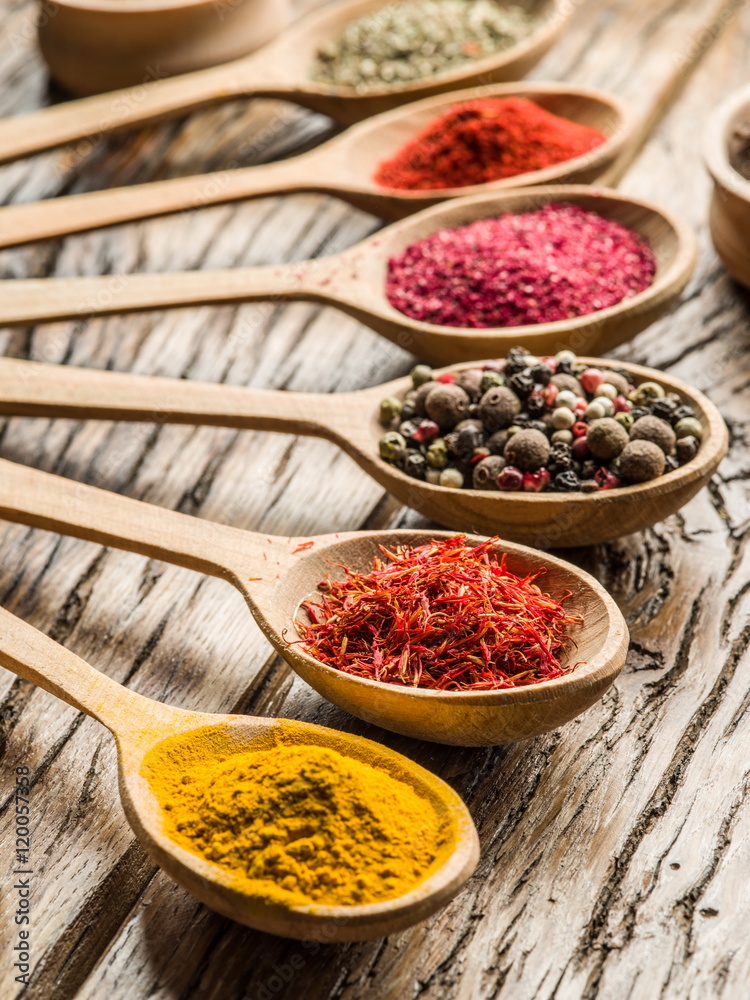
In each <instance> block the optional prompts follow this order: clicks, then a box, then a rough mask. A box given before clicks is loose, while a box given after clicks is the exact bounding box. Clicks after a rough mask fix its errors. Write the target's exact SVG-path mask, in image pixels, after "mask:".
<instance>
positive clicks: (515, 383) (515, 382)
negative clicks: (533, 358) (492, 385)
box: [507, 368, 534, 399]
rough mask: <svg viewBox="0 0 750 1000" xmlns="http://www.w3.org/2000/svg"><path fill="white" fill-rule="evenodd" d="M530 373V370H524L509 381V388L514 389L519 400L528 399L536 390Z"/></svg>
mask: <svg viewBox="0 0 750 1000" xmlns="http://www.w3.org/2000/svg"><path fill="white" fill-rule="evenodd" d="M529 372H530V369H529V368H524V370H523V371H520V372H516V374H515V375H511V376H510V378H509V379H508V380H507V385H508V388H510V389H512V390H513V392H515V394H516V395H517V396H518V398H519V399H526V398H527V397H528V396H530V395H531V393H532V392H533V390H534V379H533V378H532V377H531V375H530V374H529Z"/></svg>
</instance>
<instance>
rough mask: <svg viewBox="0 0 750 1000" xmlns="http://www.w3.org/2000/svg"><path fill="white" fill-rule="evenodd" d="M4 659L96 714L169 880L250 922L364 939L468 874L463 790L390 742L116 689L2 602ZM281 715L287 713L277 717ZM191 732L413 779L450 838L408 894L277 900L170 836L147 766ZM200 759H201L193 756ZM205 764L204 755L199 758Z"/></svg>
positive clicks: (127, 798)
mask: <svg viewBox="0 0 750 1000" xmlns="http://www.w3.org/2000/svg"><path fill="white" fill-rule="evenodd" d="M0 665H2V666H4V667H6V668H7V669H9V670H12V671H13V672H14V673H17V674H18V675H19V676H21V677H24V678H25V679H27V680H30V681H33V682H34V683H36V684H38V685H39V686H40V687H42V688H44V689H45V690H47V691H49V692H50V693H52V694H54V695H56V696H57V697H59V698H62V699H63V700H64V701H66V702H67V703H68V704H71V705H73V706H74V707H75V708H78V709H80V710H81V711H83V712H85V713H86V714H87V715H90V716H92V717H93V718H95V719H97V720H98V721H100V722H102V723H103V724H104V725H105V726H106V727H107V728H108V729H109V730H110V731H111V732H112V734H113V735H114V737H115V740H116V742H117V749H118V764H119V784H120V795H121V798H122V803H123V807H124V810H125V815H126V817H127V819H128V822H129V824H130V826H131V827H132V828H133V831H134V832H135V834H136V836H137V838H138V840H139V841H140V843H141V844H142V845H143V847H144V848H145V849H146V850H147V851H148V853H149V854H150V855H151V857H152V858H153V859H154V860H155V861H156V862H157V864H159V865H160V866H161V867H162V868H163V869H164V871H165V872H166V873H167V874H168V875H169V876H170V877H171V878H172V879H174V881H175V882H177V883H178V884H179V885H181V886H182V887H183V888H184V889H186V890H187V891H188V892H190V893H191V894H192V895H193V896H195V897H196V898H197V899H199V900H200V901H201V902H202V903H205V904H206V906H209V907H210V908H211V909H213V910H216V911H217V912H219V913H221V914H223V915H224V916H226V917H229V918H230V919H232V920H236V921H238V922H239V923H243V924H247V925H248V926H250V927H254V928H256V929H257V930H262V931H266V932H268V933H271V934H279V935H282V936H284V937H291V938H299V939H303V940H320V941H325V942H334V941H361V940H367V939H369V938H376V937H384V936H386V935H388V934H391V933H393V932H394V931H397V930H401V929H403V928H404V927H409V926H411V925H412V924H414V923H417V922H418V921H420V920H424V919H425V918H426V917H428V916H430V915H431V914H432V913H434V912H435V911H436V910H438V909H439V908H440V907H441V906H444V905H445V904H446V903H447V902H448V901H449V900H450V899H452V897H453V896H454V895H455V894H456V893H457V892H458V890H459V889H460V888H461V886H462V885H463V884H464V883H465V882H466V880H467V879H468V878H469V877H470V876H471V874H472V872H473V871H474V868H475V867H476V863H477V860H478V857H479V843H478V838H477V834H476V829H475V827H474V824H473V822H472V819H471V816H470V815H469V812H468V810H467V808H466V806H465V805H464V803H463V802H462V800H461V799H460V797H459V796H458V795H457V794H456V793H455V792H454V791H453V789H451V788H450V786H448V785H447V784H445V782H443V781H441V780H440V779H439V778H437V777H436V776H435V775H434V774H431V773H430V772H429V771H427V770H425V768H423V767H420V766H419V765H418V764H415V763H414V762H413V761H411V760H409V759H408V758H406V757H404V756H402V755H401V754H398V753H395V752H394V751H393V750H390V749H388V748H387V747H385V746H382V745H381V744H379V743H373V742H372V741H370V740H365V739H362V738H361V737H358V736H351V735H348V734H344V733H341V732H337V731H336V730H333V729H327V728H324V727H322V726H314V725H310V724H309V723H303V722H293V723H289V722H286V723H284V726H283V727H282V725H280V720H276V719H261V718H253V717H250V716H233V715H213V714H209V713H204V712H188V711H185V710H184V709H179V708H172V707H170V706H167V705H161V704H159V703H158V702H155V701H152V700H151V699H150V698H144V697H143V696H142V695H139V694H135V693H134V692H132V691H129V690H127V689H126V688H123V687H122V686H121V685H119V684H117V683H116V682H115V681H113V680H111V679H110V678H108V677H106V676H105V675H104V674H101V673H100V672H99V671H98V670H95V669H94V668H93V667H91V666H90V665H89V664H87V663H85V662H84V661H83V660H81V659H79V658H78V657H77V656H75V655H74V654H73V653H71V652H70V651H69V650H67V649H64V648H63V647H62V646H59V645H58V644H57V643H55V642H53V641H52V639H49V638H48V637H47V636H45V635H43V634H42V633H40V632H38V631H37V630H36V629H34V628H32V627H31V626H30V625H27V624H26V623H25V622H21V621H20V620H19V619H17V618H15V617H14V616H13V615H12V614H10V613H9V612H8V611H5V610H4V609H0ZM281 721H283V720H281ZM199 733H204V734H205V735H206V736H207V737H209V738H208V739H206V740H205V742H203V747H205V745H206V744H208V743H210V746H211V751H212V752H213V753H214V754H215V756H216V757H221V758H224V759H226V758H227V757H230V756H232V755H234V754H238V753H246V752H248V751H252V750H253V749H258V750H269V749H272V748H273V747H274V746H278V745H280V744H281V743H282V742H288V741H289V737H290V734H291V737H292V739H293V741H294V745H295V746H299V745H303V746H304V745H312V746H324V747H328V748H330V749H333V750H336V751H337V752H338V753H340V754H342V755H344V756H345V757H351V758H353V759H355V760H358V761H361V762H363V763H365V764H368V765H369V766H371V767H375V768H378V769H379V770H382V771H385V772H386V773H387V774H390V775H391V776H392V777H393V778H395V779H397V780H399V781H402V782H405V783H407V784H408V785H410V786H411V787H412V788H413V789H414V791H415V792H416V794H417V795H419V796H420V797H421V798H423V799H426V800H427V801H428V802H429V803H430V804H431V805H432V806H433V807H434V809H435V810H436V812H437V813H438V815H439V817H440V819H441V821H442V826H443V829H444V830H445V831H446V834H447V836H446V846H445V848H444V849H443V851H442V852H441V854H440V855H439V857H438V858H437V859H436V861H435V863H434V864H433V867H432V869H431V870H429V871H428V874H427V877H426V879H425V880H424V881H423V882H420V883H419V884H418V885H417V886H416V887H415V888H414V889H412V890H411V891H410V892H408V893H405V894H403V895H401V896H398V897H395V898H393V899H388V900H384V901H381V902H377V903H371V904H367V905H360V906H331V905H317V904H315V905H313V904H310V905H305V906H294V907H291V908H289V907H285V906H282V905H279V904H271V903H269V902H268V901H266V900H264V899H263V898H261V897H257V896H254V895H251V894H249V893H248V892H247V891H246V890H245V889H243V887H242V885H241V883H238V880H237V879H236V877H235V876H234V875H233V874H232V873H231V872H230V871H228V870H226V869H224V868H222V867H220V866H219V865H216V864H213V863H211V862H210V861H207V860H205V859H204V858H203V857H201V856H199V855H197V854H193V853H192V852H191V851H188V850H187V849H185V848H184V847H182V846H181V845H180V844H178V843H176V842H175V841H174V840H173V839H172V837H171V836H170V834H169V832H168V830H167V828H166V824H165V814H164V810H163V808H162V806H161V804H160V803H159V801H158V799H157V796H156V795H155V793H154V791H153V789H152V787H151V784H150V782H149V771H150V770H151V769H152V768H153V767H154V766H158V764H159V763H160V761H163V760H164V759H165V758H166V756H167V755H168V754H170V753H174V752H175V751H178V752H179V751H180V750H181V751H182V753H181V756H182V758H183V760H184V761H185V763H186V764H188V766H189V764H190V761H187V760H186V756H185V755H186V741H187V738H188V737H189V736H190V737H193V738H195V737H196V735H198V734H199ZM196 762H197V761H196ZM201 762H203V763H207V762H208V760H207V758H206V756H202V757H201Z"/></svg>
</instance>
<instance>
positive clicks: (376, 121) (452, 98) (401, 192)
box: [134, 0, 636, 201]
mask: <svg viewBox="0 0 750 1000" xmlns="http://www.w3.org/2000/svg"><path fill="white" fill-rule="evenodd" d="M134 2H140V0H134ZM547 95H549V96H559V97H566V96H570V97H576V98H581V99H582V100H585V101H588V102H589V103H590V105H594V106H596V105H598V106H600V107H601V108H602V110H606V111H611V112H612V115H613V119H614V120H613V124H612V127H611V130H610V131H609V133H605V135H606V136H607V137H606V139H605V141H604V142H603V143H601V144H600V145H598V146H596V147H595V148H594V149H591V150H589V151H588V152H587V153H582V154H580V155H579V156H575V157H572V158H571V159H568V160H562V161H561V162H560V163H555V164H553V165H552V166H549V167H544V168H543V169H541V170H528V171H525V172H524V173H522V174H514V175H513V176H512V177H504V178H501V179H499V180H496V181H488V182H486V183H484V184H469V185H466V186H464V187H453V188H431V189H428V190H424V191H423V190H412V189H407V188H391V187H387V186H385V185H382V184H377V183H376V182H375V181H373V180H372V177H370V178H368V181H369V183H368V190H369V189H372V191H373V192H377V193H378V194H380V195H382V196H384V197H389V198H394V199H397V200H407V201H421V200H424V201H434V199H435V198H436V197H440V198H462V197H470V196H471V195H474V194H483V193H485V192H488V191H504V190H508V189H511V188H518V187H531V186H532V185H534V186H535V185H542V184H552V183H554V182H555V181H562V180H563V179H564V178H565V177H566V176H567V175H569V174H574V173H579V172H580V171H582V170H586V169H591V168H594V167H596V166H598V165H599V164H600V163H605V162H607V161H612V160H614V159H616V157H617V156H618V155H619V154H620V153H621V152H622V150H623V149H624V148H625V146H627V144H628V143H629V142H630V141H631V139H632V137H633V134H634V132H635V127H636V118H635V115H634V114H633V112H632V111H631V110H630V108H629V107H628V106H627V105H626V104H625V103H624V102H623V101H621V100H620V99H619V98H618V97H615V96H614V95H611V94H608V93H606V92H605V91H603V90H599V89H597V88H595V87H576V86H573V85H569V84H564V83H534V82H533V81H532V82H529V83H523V82H520V83H498V84H492V85H490V86H481V87H469V88H467V89H466V90H458V91H450V92H448V93H445V94H438V95H436V96H434V97H425V98H423V99H422V100H420V101H413V102H411V103H409V104H404V105H402V106H400V107H398V108H395V109H394V110H392V111H386V112H383V113H382V114H379V115H375V116H374V117H373V118H369V119H365V121H364V122H361V123H360V124H358V125H356V126H354V127H353V128H352V129H351V130H350V131H348V132H344V133H343V135H342V136H341V138H340V140H337V141H338V142H340V148H341V150H342V152H346V151H347V149H346V147H347V146H352V145H355V144H358V143H360V142H361V141H362V140H363V139H365V140H366V139H368V138H371V137H373V136H377V134H378V133H379V132H381V131H383V132H385V131H386V130H387V129H388V128H389V127H390V126H391V125H392V124H394V123H395V122H406V121H408V119H409V118H410V117H412V116H417V115H419V113H420V112H422V111H424V110H430V109H434V111H435V115H436V116H437V115H439V114H441V113H442V112H444V111H448V110H449V109H450V108H452V107H455V106H456V105H457V104H462V103H464V102H466V101H472V100H478V99H480V98H481V99H487V98H493V97H525V98H528V100H531V101H533V100H534V99H535V97H539V96H547ZM561 117H565V118H566V120H568V121H571V122H575V123H579V119H578V118H575V117H570V118H567V116H564V115H562V116H561ZM423 127H424V126H420V128H423ZM600 131H601V130H600ZM416 134H417V130H416V129H415V132H414V136H416ZM407 141H408V140H407ZM373 166H377V164H376V163H374V164H373Z"/></svg>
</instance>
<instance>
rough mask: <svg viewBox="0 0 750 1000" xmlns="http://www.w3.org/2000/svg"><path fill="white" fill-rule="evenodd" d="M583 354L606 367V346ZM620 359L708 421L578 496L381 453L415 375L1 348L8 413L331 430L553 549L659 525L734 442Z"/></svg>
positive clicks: (481, 527)
mask: <svg viewBox="0 0 750 1000" xmlns="http://www.w3.org/2000/svg"><path fill="white" fill-rule="evenodd" d="M579 357H581V358H582V360H584V361H585V363H586V364H590V365H593V366H597V367H606V360H603V359H601V358H590V357H589V358H585V357H583V356H582V355H579ZM618 365H621V366H622V368H623V369H625V370H626V371H628V372H629V373H630V379H631V381H632V383H633V384H634V385H638V384H640V383H641V382H653V381H657V382H660V383H661V384H662V385H663V386H664V389H665V390H666V391H667V392H674V393H677V394H678V395H679V396H680V398H681V399H682V400H683V402H684V403H686V404H689V405H690V406H692V407H693V410H694V412H695V415H696V417H697V418H698V419H699V420H700V421H701V424H702V426H703V438H702V440H701V446H700V449H699V451H698V454H696V455H695V457H694V458H693V459H691V461H690V462H686V463H685V465H682V466H680V468H679V469H675V470H673V471H672V472H668V473H667V474H666V475H664V476H659V477H658V478H657V479H654V480H651V481H650V482H646V483H638V484H635V485H631V486H624V487H621V488H619V489H616V490H604V491H599V492H597V493H589V494H583V493H578V494H575V495H574V496H571V495H570V494H568V493H524V492H518V493H501V492H498V491H493V490H473V489H449V488H446V487H444V486H432V485H430V484H429V483H426V482H422V481H419V480H415V479H412V478H411V477H410V476H407V475H406V474H405V473H403V472H401V470H400V469H397V468H396V467H395V466H393V465H389V464H388V463H387V462H384V461H383V460H382V459H381V458H380V456H379V454H378V442H379V440H380V438H381V436H382V434H383V427H382V426H381V424H380V422H379V421H378V419H377V414H378V408H379V407H378V404H379V402H380V400H381V399H383V397H385V396H395V397H396V398H401V397H402V396H403V395H404V394H405V393H406V392H407V391H408V390H409V389H410V388H411V385H412V382H411V379H410V378H409V377H408V376H407V377H406V378H402V379H395V380H393V381H392V382H387V383H386V384H385V385H382V386H372V387H371V388H369V389H361V390H359V391H358V392H354V393H351V392H337V393H327V394H322V393H321V394H315V393H304V392H278V391H274V390H272V389H271V390H269V389H251V388H248V387H245V386H232V387H231V388H229V387H227V386H223V385H216V384H214V383H206V382H197V381H195V380H194V379H192V380H190V381H189V382H188V381H187V380H184V379H164V378H157V377H156V376H153V375H146V376H144V375H132V374H129V373H123V372H102V371H96V370H92V369H88V368H75V367H72V366H65V367H61V366H60V365H45V364H40V363H38V362H34V361H21V360H19V359H16V358H0V413H5V414H12V415H22V416H35V417H68V418H75V419H81V420H85V419H89V418H90V419H96V420H101V419H109V420H136V421H151V422H156V423H177V424H198V425H204V424H205V425H210V426H219V427H235V428H238V429H242V430H269V431H281V432H285V433H288V434H304V435H310V436H312V437H324V438H327V439H328V440H330V441H333V442H334V443H335V444H337V445H339V447H340V448H343V449H344V451H346V452H347V454H349V455H351V457H352V458H353V459H354V461H355V462H356V463H357V465H359V466H360V468H362V469H364V470H365V472H366V473H367V474H368V475H370V476H372V478H373V479H374V480H375V481H376V482H377V483H379V484H380V485H381V486H383V487H384V488H385V489H386V490H388V492H389V493H390V494H391V496H393V497H395V498H396V499H397V500H399V501H400V502H401V503H403V504H405V505H406V506H407V507H411V508H413V509H414V510H418V511H419V512H420V513H421V514H422V515H423V516H424V517H427V518H429V519H430V520H432V521H436V522H437V523H438V524H441V525H445V526H446V527H449V528H455V529H456V530H457V531H473V532H476V533H481V534H485V535H497V534H500V535H502V537H503V538H504V539H505V540H509V541H513V542H521V543H523V544H526V545H533V546H535V547H537V548H544V549H547V548H559V547H560V545H565V546H566V547H570V546H571V545H589V544H590V545H593V544H597V543H599V542H609V541H612V540H613V539H615V538H620V537H622V536H623V535H629V534H632V533H633V532H635V531H642V530H643V529H644V528H650V527H652V526H653V525H654V524H657V523H658V522H660V521H663V520H665V519H666V518H667V517H670V516H671V515H672V514H676V513H677V511H679V510H680V509H681V508H682V507H683V506H684V504H686V503H687V502H688V501H689V500H692V498H693V497H694V496H695V494H696V493H697V492H698V491H699V490H701V489H703V487H704V486H706V484H707V483H708V482H709V480H710V479H711V477H712V476H713V475H714V473H715V472H716V470H717V468H718V466H719V462H720V461H721V460H722V458H723V457H724V455H725V454H726V451H727V445H728V439H729V434H728V432H727V428H726V424H725V423H724V421H723V419H722V417H721V414H720V413H719V411H718V410H717V409H716V407H715V406H714V405H713V403H712V402H711V401H710V399H708V398H707V397H706V396H705V395H704V394H703V393H702V392H698V391H696V390H695V389H693V388H692V387H691V386H689V385H688V384H687V383H685V382H682V381H681V380H680V379H675V378H670V377H669V376H666V375H664V374H663V373H662V372H660V371H657V370H656V369H654V368H643V367H642V366H640V365H631V364H628V363H627V362H625V361H622V362H618ZM459 368H460V366H459ZM446 370H448V369H446ZM0 493H2V482H1V481H0Z"/></svg>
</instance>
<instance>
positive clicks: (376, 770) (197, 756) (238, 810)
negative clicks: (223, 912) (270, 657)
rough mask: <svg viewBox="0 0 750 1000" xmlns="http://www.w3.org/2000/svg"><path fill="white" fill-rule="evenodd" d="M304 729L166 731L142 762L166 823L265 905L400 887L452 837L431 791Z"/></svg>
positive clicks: (384, 893) (377, 897)
mask: <svg viewBox="0 0 750 1000" xmlns="http://www.w3.org/2000/svg"><path fill="white" fill-rule="evenodd" d="M311 732H312V733H313V734H314V733H315V732H316V731H315V730H313V729H312V727H304V726H301V725H299V724H295V723H290V722H281V723H278V724H276V725H274V726H273V727H271V728H270V729H269V730H267V731H266V732H265V733H263V735H262V736H261V737H256V738H255V739H254V740H252V741H251V742H250V743H245V744H244V745H240V746H238V745H237V743H236V737H235V738H234V740H235V741H234V742H233V741H232V737H231V730H230V729H228V728H225V729H224V732H223V733H222V732H221V727H211V728H209V729H200V730H195V731H193V732H190V733H187V734H185V735H183V736H177V737H170V738H169V739H167V740H165V741H164V743H163V744H160V745H159V746H157V747H156V748H155V749H154V750H152V751H151V752H150V753H149V754H148V755H147V757H146V760H145V762H144V772H143V773H144V774H145V776H146V777H147V779H148V781H149V783H150V785H151V788H152V790H153V792H154V794H155V795H156V798H157V800H158V801H159V803H160V805H161V807H162V809H163V810H164V825H165V832H166V833H167V834H168V835H169V836H170V838H171V839H172V840H174V841H175V842H176V843H178V844H179V845H180V846H182V847H183V848H185V849H187V850H188V851H191V852H192V853H193V854H197V855H198V856H200V857H202V858H204V859H206V860H207V861H210V862H212V863H214V864H216V865H218V866H219V867H221V868H222V869H224V870H225V871H226V872H229V873H231V875H232V876H233V884H234V886H235V887H236V888H238V889H239V890H240V891H242V892H244V893H245V894H248V895H253V896H255V897H257V898H260V899H262V900H263V901H264V902H267V903H269V902H270V903H275V904H277V905H281V906H285V907H288V908H292V907H295V906H304V905H309V904H311V903H316V904H320V905H357V904H364V903H374V902H379V901H382V900H386V899H392V898H394V897H397V896H400V895H403V894H404V893H406V892H409V891H410V890H411V889H413V888H415V887H416V886H417V885H418V884H419V883H420V882H422V881H424V880H425V879H426V878H428V877H429V876H430V875H431V874H432V873H433V871H435V870H436V869H437V868H438V867H439V866H440V865H441V864H442V862H443V861H444V860H445V858H446V857H447V855H448V854H449V853H450V851H451V850H452V847H453V843H454V833H453V830H452V828H451V824H450V823H449V822H448V820H447V819H446V818H445V816H444V815H443V811H442V810H441V808H440V796H439V793H434V792H432V790H431V789H430V788H429V786H427V787H425V788H421V787H418V786H417V785H415V783H414V781H413V780H411V781H409V780H408V777H407V774H406V772H404V774H403V775H399V776H394V774H392V773H389V771H388V770H386V769H385V768H383V767H382V766H373V765H372V764H370V763H368V762H367V761H366V759H365V760H363V759H361V758H358V757H356V756H348V755H347V756H345V755H344V754H343V753H340V752H339V750H337V749H335V747H334V746H331V745H330V742H331V741H330V740H329V741H328V743H329V745H325V744H326V740H325V738H324V737H320V742H318V743H316V742H311V736H310V733H311ZM317 732H318V733H325V732H326V731H325V730H318V731H317ZM313 739H314V737H313ZM333 742H334V743H335V742H336V741H335V740H334V741H333ZM340 742H341V743H342V746H343V744H344V741H343V740H342V741H340ZM362 745H363V746H365V747H366V746H368V744H366V743H364V741H363V742H362ZM376 763H377V762H376ZM405 778H406V780H404V779H405Z"/></svg>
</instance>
